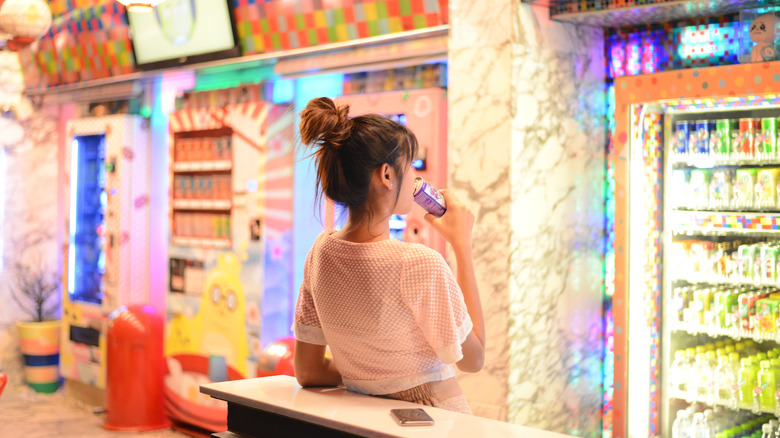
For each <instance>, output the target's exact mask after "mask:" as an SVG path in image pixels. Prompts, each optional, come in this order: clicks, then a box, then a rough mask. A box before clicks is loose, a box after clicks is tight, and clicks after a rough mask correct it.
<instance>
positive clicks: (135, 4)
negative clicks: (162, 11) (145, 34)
mask: <svg viewBox="0 0 780 438" xmlns="http://www.w3.org/2000/svg"><path fill="white" fill-rule="evenodd" d="M116 1H118V2H119V3H122V4H123V5H125V7H126V8H127V11H128V12H143V11H151V10H152V9H154V7H155V6H157V5H159V4H160V3H162V2H163V0H116Z"/></svg>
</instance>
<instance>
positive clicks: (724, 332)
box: [671, 322, 780, 342]
mask: <svg viewBox="0 0 780 438" xmlns="http://www.w3.org/2000/svg"><path fill="white" fill-rule="evenodd" d="M671 329H672V331H682V332H687V333H689V334H692V335H698V334H703V335H707V336H710V337H713V338H714V337H718V336H728V337H730V338H733V339H736V340H740V339H752V340H754V341H756V342H764V341H771V342H780V335H778V334H777V333H760V332H752V331H748V330H740V329H737V328H720V327H702V326H700V325H698V324H687V323H684V322H678V323H673V324H672V328H671Z"/></svg>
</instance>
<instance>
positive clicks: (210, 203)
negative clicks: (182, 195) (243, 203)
mask: <svg viewBox="0 0 780 438" xmlns="http://www.w3.org/2000/svg"><path fill="white" fill-rule="evenodd" d="M231 207H232V203H231V202H230V200H229V199H174V200H173V208H176V209H180V210H230V209H231Z"/></svg>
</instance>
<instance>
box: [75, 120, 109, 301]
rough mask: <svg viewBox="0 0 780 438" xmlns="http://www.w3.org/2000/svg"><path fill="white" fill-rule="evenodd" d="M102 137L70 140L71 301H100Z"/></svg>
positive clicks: (103, 207)
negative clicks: (71, 142) (71, 141)
mask: <svg viewBox="0 0 780 438" xmlns="http://www.w3.org/2000/svg"><path fill="white" fill-rule="evenodd" d="M105 153H106V144H105V136H104V135H85V136H80V137H74V138H73V144H72V148H71V154H72V156H71V178H72V181H73V183H72V184H71V194H70V224H69V227H70V230H69V231H70V232H69V234H70V245H69V249H68V250H69V252H70V254H69V257H68V293H69V294H70V296H71V300H72V301H84V302H88V303H95V304H100V303H101V301H102V299H103V293H104V290H103V281H102V278H103V275H104V274H105V268H106V266H105V253H104V248H105V244H106V239H105V235H104V231H105V218H104V216H105V213H106V203H107V194H106V191H105V187H106V167H105V165H104V160H105Z"/></svg>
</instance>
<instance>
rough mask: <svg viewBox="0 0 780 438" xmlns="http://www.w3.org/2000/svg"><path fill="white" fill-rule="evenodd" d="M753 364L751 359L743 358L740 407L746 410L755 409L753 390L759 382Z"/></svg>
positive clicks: (740, 376)
mask: <svg viewBox="0 0 780 438" xmlns="http://www.w3.org/2000/svg"><path fill="white" fill-rule="evenodd" d="M751 362H752V360H750V358H749V357H743V358H742V360H740V364H741V366H740V367H739V383H738V385H739V406H740V407H742V408H745V409H751V408H752V407H753V389H755V387H756V382H757V380H758V376H757V375H756V372H755V370H754V369H753V364H752V363H751Z"/></svg>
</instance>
